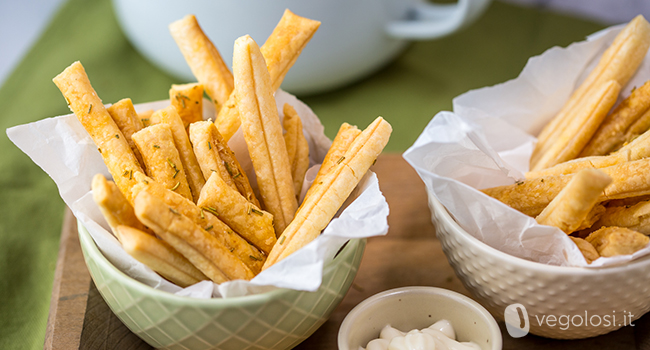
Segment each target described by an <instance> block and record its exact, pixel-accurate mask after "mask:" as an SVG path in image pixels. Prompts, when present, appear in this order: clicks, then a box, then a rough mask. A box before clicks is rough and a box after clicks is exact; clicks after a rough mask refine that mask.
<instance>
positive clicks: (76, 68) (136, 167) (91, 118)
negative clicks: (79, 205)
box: [53, 62, 142, 202]
mask: <svg viewBox="0 0 650 350" xmlns="http://www.w3.org/2000/svg"><path fill="white" fill-rule="evenodd" d="M53 81H54V84H56V86H57V87H58V88H59V90H61V93H62V94H63V96H64V97H65V99H66V101H67V102H68V106H69V107H70V109H71V110H72V111H73V112H74V114H75V115H76V116H77V119H79V121H80V122H81V125H83V127H84V129H86V131H87V132H88V134H90V137H91V138H92V139H93V141H94V142H95V145H97V148H98V150H99V153H101V155H102V158H103V159H104V163H105V164H106V167H107V168H108V171H109V172H110V173H111V175H113V181H115V184H116V185H117V187H118V188H119V189H120V191H122V193H124V196H125V197H126V199H127V200H128V201H129V202H131V201H132V200H133V196H132V195H131V186H133V184H134V183H135V179H133V178H132V176H130V174H132V173H133V172H135V171H142V168H141V167H140V163H139V162H138V159H137V158H136V157H135V154H134V153H133V150H131V147H130V146H129V143H128V142H127V140H126V137H124V134H122V132H121V131H120V129H119V128H118V126H117V124H115V121H113V118H111V116H110V114H109V113H108V111H106V108H104V105H103V104H102V100H100V99H99V97H97V93H96V92H95V90H94V89H93V88H92V86H91V85H90V81H89V80H88V76H87V75H86V71H85V70H84V68H83V66H82V65H81V63H79V62H75V63H73V64H72V65H70V66H69V67H68V68H66V69H65V70H64V71H63V72H61V74H59V75H57V76H56V77H54V79H53Z"/></svg>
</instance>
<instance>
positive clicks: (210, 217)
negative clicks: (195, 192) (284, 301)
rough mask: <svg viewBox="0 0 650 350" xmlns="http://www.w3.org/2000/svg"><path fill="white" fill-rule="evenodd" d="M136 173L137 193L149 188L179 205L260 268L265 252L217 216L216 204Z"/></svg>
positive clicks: (149, 190)
mask: <svg viewBox="0 0 650 350" xmlns="http://www.w3.org/2000/svg"><path fill="white" fill-rule="evenodd" d="M133 176H134V177H135V178H136V180H138V183H137V184H136V185H134V186H133V194H134V195H136V196H137V194H138V193H140V192H141V191H147V192H148V193H149V194H151V195H153V196H155V197H156V198H158V199H160V200H162V201H163V202H164V203H165V204H167V205H168V206H170V207H172V208H176V210H178V212H179V213H181V214H183V215H185V216H186V217H188V218H190V219H191V220H192V221H194V223H196V224H197V225H199V226H200V227H202V228H203V229H204V230H205V231H207V232H208V233H209V234H211V235H213V236H214V237H215V238H217V240H219V242H221V243H222V244H223V245H224V246H225V247H226V248H228V250H230V251H231V252H232V253H233V254H235V255H236V256H237V257H238V258H239V259H240V260H241V261H243V262H244V263H245V264H246V265H247V266H248V267H249V268H250V269H251V270H252V271H253V272H254V273H258V272H260V270H261V269H262V264H263V263H264V260H266V256H265V255H264V254H263V253H262V252H260V251H259V250H258V249H257V248H255V247H254V246H252V245H251V244H250V243H248V242H247V241H246V240H245V239H244V238H242V237H241V236H240V235H239V234H237V233H236V232H234V231H233V230H232V229H231V228H230V227H229V226H228V225H226V224H225V223H224V222H223V221H221V220H220V219H219V218H218V217H217V216H216V215H217V211H216V209H215V208H212V207H199V206H197V205H196V204H194V203H193V202H192V201H190V200H189V199H187V198H185V197H183V196H181V195H180V194H178V193H176V192H173V191H170V190H169V189H167V188H165V187H164V186H163V185H162V184H159V183H158V182H156V181H154V180H153V179H150V178H148V177H146V176H145V175H144V174H142V173H140V172H138V173H135V174H134V175H133Z"/></svg>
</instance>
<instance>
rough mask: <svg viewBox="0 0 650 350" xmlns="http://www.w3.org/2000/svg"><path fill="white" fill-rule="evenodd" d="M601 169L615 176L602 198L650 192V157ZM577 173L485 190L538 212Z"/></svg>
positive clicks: (528, 211) (519, 207) (524, 210)
mask: <svg viewBox="0 0 650 350" xmlns="http://www.w3.org/2000/svg"><path fill="white" fill-rule="evenodd" d="M600 170H602V171H603V172H604V173H605V174H607V175H608V176H609V177H611V178H612V183H611V184H610V185H609V186H607V188H605V190H604V193H603V195H602V196H601V198H600V199H599V201H605V200H612V199H621V198H629V197H639V196H644V195H647V194H650V158H643V159H639V160H635V161H631V162H625V163H621V164H616V165H612V166H609V167H605V168H601V169H600ZM573 176H574V174H569V175H554V176H543V177H538V178H534V179H529V180H524V181H520V182H517V183H515V184H513V185H507V186H499V187H492V188H488V189H483V190H481V191H482V192H483V193H485V194H487V195H488V196H490V197H493V198H495V199H498V200H499V201H501V202H503V203H505V204H507V205H509V206H510V207H512V208H514V209H516V210H518V211H520V212H522V213H524V214H526V215H530V216H537V215H538V214H539V213H541V212H542V210H543V209H544V208H545V207H546V206H547V205H548V203H550V202H551V200H553V198H555V196H557V194H558V193H560V191H561V190H562V188H564V186H565V185H566V184H567V183H568V182H569V181H570V179H571V178H572V177H573Z"/></svg>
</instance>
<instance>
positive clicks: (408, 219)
mask: <svg viewBox="0 0 650 350" xmlns="http://www.w3.org/2000/svg"><path fill="white" fill-rule="evenodd" d="M373 170H374V171H375V172H376V173H377V176H378V178H379V184H380V188H381V190H382V192H383V193H384V195H385V197H386V199H387V201H388V204H389V206H390V215H389V217H388V225H389V227H390V229H389V232H388V234H387V235H386V236H384V237H374V238H370V239H369V240H368V244H367V246H366V250H365V253H364V256H363V260H362V261H361V266H360V268H359V271H358V273H357V276H356V278H355V280H354V282H353V284H352V288H350V290H349V291H348V293H347V295H346V296H345V298H344V299H343V301H342V302H341V304H340V305H339V306H338V307H337V308H336V309H335V310H334V313H333V314H332V316H331V317H330V319H329V320H328V321H327V322H325V324H323V326H322V327H321V328H319V329H318V330H317V331H316V332H315V333H314V334H313V335H312V336H311V337H310V338H308V339H307V340H305V341H304V342H303V343H301V344H300V345H298V346H297V347H296V348H295V349H316V350H318V349H328V350H334V349H337V345H336V338H337V333H338V329H339V326H340V325H341V322H343V319H344V318H345V316H346V315H347V314H348V312H350V310H351V309H352V308H353V307H354V306H356V305H357V304H358V303H360V302H361V301H362V300H364V299H366V298H368V297H370V296H371V295H373V294H376V293H379V292H381V291H384V290H387V289H391V288H397V287H404V286H411V285H418V286H420V285H421V286H435V287H441V288H447V289H451V290H454V291H457V292H460V293H462V294H465V295H468V296H470V297H471V295H470V294H469V292H468V291H467V290H466V289H465V288H464V287H463V285H462V283H461V282H460V280H459V279H458V278H457V277H456V275H455V274H454V271H453V270H452V268H451V266H449V264H448V262H447V258H446V257H445V255H444V253H443V251H442V248H441V244H440V241H438V239H436V237H435V230H434V227H433V225H432V223H431V220H430V212H429V208H428V205H427V198H426V192H425V188H424V184H423V183H422V181H420V179H419V177H418V176H417V174H416V172H415V171H414V170H413V169H412V168H411V167H410V166H409V165H408V164H407V163H406V162H405V161H404V160H403V159H402V157H401V155H399V154H387V155H382V156H381V157H380V158H379V159H378V161H377V163H376V164H375V165H374V166H373ZM501 326H502V333H503V334H504V336H503V342H504V347H503V348H504V349H550V348H553V349H554V350H562V349H593V348H596V349H650V343H647V344H646V342H645V341H643V340H645V338H648V337H647V336H645V337H642V336H641V335H644V334H648V333H650V320H649V317H648V316H646V317H643V318H642V319H640V320H638V321H637V322H636V326H635V327H625V328H622V329H620V330H618V331H616V332H613V333H610V334H608V335H605V336H600V337H596V338H590V339H584V340H577V341H559V340H552V339H545V338H540V337H536V336H533V335H527V336H526V337H523V338H519V339H513V338H511V337H510V336H509V335H507V333H505V331H504V330H505V328H504V326H503V324H501ZM45 349H84V350H86V349H106V350H108V349H130V350H131V349H151V347H150V346H149V345H148V344H146V343H145V342H144V341H142V340H140V338H138V337H137V336H135V335H134V334H133V333H131V331H129V330H128V329H127V328H126V326H124V325H123V324H122V323H121V321H120V320H119V319H118V318H117V317H116V316H115V315H114V314H113V313H112V312H111V310H110V309H109V307H108V306H107V305H106V303H105V302H104V300H103V299H102V297H101V296H100V294H99V292H98V291H97V289H96V288H95V285H94V284H93V283H92V280H91V278H90V275H89V273H88V270H87V268H86V265H85V263H84V261H83V256H82V253H81V247H80V246H79V237H78V234H77V226H76V219H75V218H74V216H73V215H72V214H71V212H70V211H69V210H68V211H67V212H66V218H65V220H64V225H63V229H62V234H61V245H60V250H59V259H58V262H57V267H56V272H55V279H54V288H53V291H52V299H51V305H50V316H49V320H48V326H47V334H46V339H45Z"/></svg>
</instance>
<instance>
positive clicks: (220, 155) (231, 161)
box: [190, 121, 260, 207]
mask: <svg viewBox="0 0 650 350" xmlns="http://www.w3.org/2000/svg"><path fill="white" fill-rule="evenodd" d="M190 139H191V140H192V146H193V147H194V154H195V155H196V158H197V160H198V162H199V165H200V167H201V171H202V172H203V176H204V177H205V178H206V179H207V178H209V177H210V175H211V174H212V173H213V172H217V173H218V174H219V175H220V176H221V178H222V179H223V180H224V181H225V182H226V183H227V184H228V185H229V186H231V187H232V188H234V189H235V190H237V191H239V193H241V194H242V196H244V197H245V198H246V199H248V200H249V201H250V202H251V203H253V204H255V206H257V207H259V206H260V202H259V201H258V200H257V197H256V196H255V193H254V192H253V188H252V187H251V184H250V182H249V181H248V176H246V172H245V171H244V170H243V169H242V167H241V165H240V164H239V161H237V158H235V156H234V153H233V151H232V150H231V149H230V147H228V145H227V144H226V142H225V141H224V139H223V137H221V134H220V133H219V130H217V127H216V126H215V125H214V123H212V122H210V121H200V122H196V123H192V124H191V125H190Z"/></svg>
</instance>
